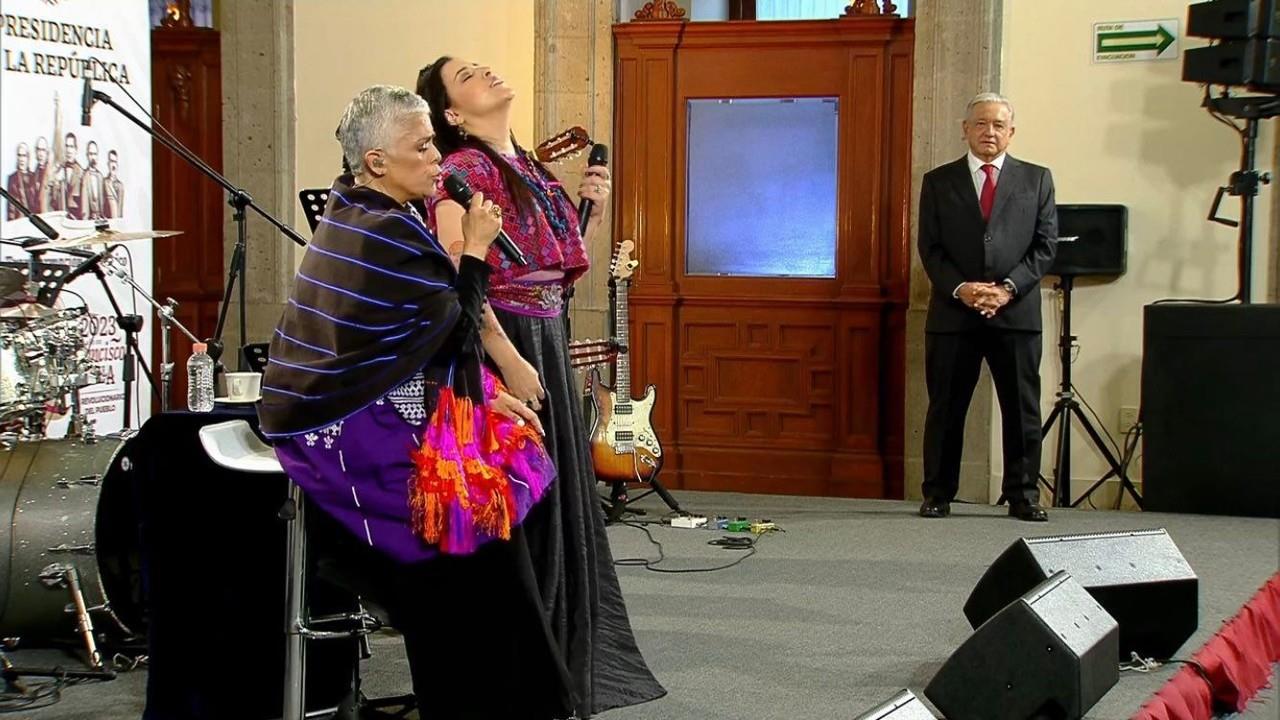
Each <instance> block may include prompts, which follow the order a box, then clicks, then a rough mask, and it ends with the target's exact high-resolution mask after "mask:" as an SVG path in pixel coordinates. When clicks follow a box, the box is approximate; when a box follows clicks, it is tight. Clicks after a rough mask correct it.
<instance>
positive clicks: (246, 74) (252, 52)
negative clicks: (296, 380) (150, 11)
mask: <svg viewBox="0 0 1280 720" xmlns="http://www.w3.org/2000/svg"><path fill="white" fill-rule="evenodd" d="M218 12H219V29H220V30H221V31H222V93H223V96H222V135H223V141H222V147H223V157H222V163H223V174H224V175H226V176H227V178H228V179H229V180H231V182H233V183H235V184H237V185H239V186H240V187H241V188H243V189H244V190H245V191H246V192H248V193H249V194H250V195H251V196H252V197H253V199H254V201H255V202H256V203H257V204H258V205H260V206H261V207H262V208H263V209H264V210H266V211H267V212H269V213H271V214H272V215H274V216H275V217H277V218H279V219H280V220H281V221H283V222H284V223H285V224H286V225H292V224H293V216H294V213H295V212H296V211H297V205H298V201H297V198H296V197H294V196H293V187H294V152H295V146H294V126H295V118H296V109H295V105H294V98H293V0H279V1H277V0H236V2H222V3H218ZM248 228H249V232H248V241H247V248H248V252H247V254H246V255H247V259H248V277H247V278H246V279H245V281H246V282H247V285H246V288H245V289H246V292H247V305H248V313H247V318H246V335H247V336H248V339H249V341H250V342H266V341H267V340H269V339H270V338H271V333H272V331H273V329H274V328H275V324H276V321H277V320H279V318H280V312H281V310H282V309H283V307H284V303H285V301H286V300H287V299H288V293H289V287H290V283H291V282H292V279H293V272H294V265H295V257H297V256H298V254H299V253H300V252H301V249H300V248H297V247H296V246H295V245H294V244H293V243H292V242H291V241H290V240H288V239H287V238H285V237H284V236H283V235H282V234H281V233H280V231H278V230H277V229H276V228H275V227H274V226H272V225H271V224H270V223H268V222H267V221H266V220H264V219H262V218H261V217H260V216H258V215H257V214H256V213H254V212H253V211H252V210H250V211H248ZM235 243H236V225H235V223H234V222H233V221H232V220H231V212H230V211H228V213H227V224H226V229H225V234H224V244H223V248H224V250H223V257H224V262H225V263H226V264H227V265H230V262H231V256H232V253H233V251H234V249H235ZM238 297H239V295H238V290H237V293H236V294H235V295H233V296H232V305H231V307H230V308H229V309H228V315H227V329H226V332H225V333H224V340H225V342H226V347H227V349H228V351H227V355H226V357H227V364H228V366H229V367H234V366H235V362H234V359H233V358H234V356H233V355H232V352H233V349H234V348H237V347H238V346H239V343H240V339H239V337H238V335H239V331H238V328H237V324H238V323H237V318H238V314H237V313H238V312H239V301H238Z"/></svg>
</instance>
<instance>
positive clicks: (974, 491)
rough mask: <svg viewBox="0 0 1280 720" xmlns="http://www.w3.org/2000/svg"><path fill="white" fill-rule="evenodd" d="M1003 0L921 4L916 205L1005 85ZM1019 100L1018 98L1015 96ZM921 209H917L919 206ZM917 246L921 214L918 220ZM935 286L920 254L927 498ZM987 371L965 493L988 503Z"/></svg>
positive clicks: (912, 472)
mask: <svg viewBox="0 0 1280 720" xmlns="http://www.w3.org/2000/svg"><path fill="white" fill-rule="evenodd" d="M1002 6H1003V0H932V1H931V2H923V3H920V4H918V5H916V15H915V18H916V50H915V100H914V109H913V114H914V120H913V123H912V124H913V127H914V132H913V135H912V188H913V192H912V203H913V206H915V205H918V202H919V198H920V182H921V179H922V178H923V177H924V174H925V172H927V171H929V170H930V169H932V168H934V167H937V166H938V165H941V164H943V163H945V162H948V161H951V160H954V159H956V158H958V157H960V156H961V155H962V154H964V152H965V145H964V142H963V140H962V136H961V129H960V122H961V120H963V119H964V117H963V116H964V108H965V105H966V104H967V103H968V101H969V99H970V98H972V97H973V96H974V95H976V94H977V93H979V92H983V91H999V89H1000V38H1001V13H1002V9H1003V8H1002ZM1011 99H1012V100H1013V102H1014V103H1015V106H1016V103H1017V98H1011ZM917 210H918V208H917ZM912 220H913V222H912V237H913V242H912V245H913V246H914V245H915V242H914V237H915V233H916V225H917V224H918V223H916V222H915V218H913V219H912ZM929 292H930V284H929V278H928V276H927V275H925V272H924V267H923V266H922V265H921V264H920V257H919V255H918V253H915V252H913V253H912V260H911V304H910V306H909V308H908V310H907V374H906V377H907V412H906V417H907V427H906V434H905V436H904V437H905V438H906V483H905V484H906V493H907V497H909V498H918V497H920V481H921V478H922V476H923V447H922V443H923V439H924V417H925V409H926V408H927V407H928V397H927V394H926V392H925V385H924V319H925V314H926V310H927V308H928V306H929ZM988 378H989V376H988V375H987V372H986V370H985V369H984V370H983V378H982V380H980V381H979V383H978V389H977V391H976V392H975V393H974V396H973V404H972V405H971V406H970V409H969V422H968V427H967V429H966V432H965V445H964V459H963V462H962V464H961V467H960V495H959V497H960V498H961V499H964V500H971V501H975V502H984V503H985V502H989V501H991V500H992V499H994V498H992V497H991V496H990V494H989V485H990V483H991V460H992V457H991V438H992V435H993V433H994V429H993V423H996V422H998V420H997V419H996V417H995V413H993V412H992V408H991V397H992V392H993V388H992V385H991V382H990V380H989V379H988Z"/></svg>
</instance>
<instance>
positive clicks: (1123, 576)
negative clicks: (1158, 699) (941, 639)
mask: <svg viewBox="0 0 1280 720" xmlns="http://www.w3.org/2000/svg"><path fill="white" fill-rule="evenodd" d="M1060 571H1065V572H1068V573H1070V574H1071V577H1072V578H1074V579H1075V581H1076V582H1078V583H1080V585H1081V586H1082V587H1083V588H1084V589H1085V590H1086V591H1088V593H1089V594H1090V595H1092V596H1093V598H1094V600H1097V601H1098V604H1100V605H1102V607H1103V608H1105V609H1106V611H1107V612H1108V613H1110V615H1111V616H1112V617H1114V618H1115V619H1116V622H1118V623H1120V647H1119V653H1120V654H1119V658H1120V659H1124V660H1127V659H1128V658H1129V653H1130V652H1136V653H1138V655H1139V656H1141V657H1144V658H1146V657H1154V658H1157V659H1160V660H1163V659H1166V658H1170V657H1173V655H1174V653H1176V652H1177V651H1178V648H1180V647H1182V643H1184V642H1186V641H1187V638H1189V637H1191V634H1192V633H1194V632H1195V631H1196V627H1197V626H1199V624H1200V614H1199V612H1200V611H1199V607H1200V605H1199V596H1200V581H1199V579H1198V578H1197V577H1196V574H1195V572H1194V571H1193V570H1192V569H1191V566H1190V565H1188V564H1187V561H1186V559H1185V558H1183V557H1182V553H1181V552H1179V551H1178V547H1177V545H1174V543H1173V539H1172V538H1170V537H1169V533H1167V532H1165V531H1164V530H1163V529H1161V530H1135V531H1129V532H1109V533H1096V534H1091V535H1057V536H1050V537H1034V538H1022V539H1021V540H1018V541H1017V542H1015V543H1013V544H1012V545H1010V546H1009V547H1008V548H1007V549H1006V550H1005V551H1004V552H1003V553H1000V557H998V558H996V561H995V562H994V563H992V564H991V567H989V568H987V571H986V572H985V573H983V575H982V578H981V579H980V580H978V584H977V585H976V586H974V588H973V592H972V593H970V594H969V599H968V601H966V602H965V604H964V616H965V617H966V618H968V619H969V624H970V625H972V626H973V627H978V626H979V625H981V624H982V623H984V622H986V621H987V620H988V619H989V618H991V617H992V616H993V615H995V614H996V613H998V612H999V611H1000V609H1001V608H1003V607H1004V606H1005V605H1007V604H1009V603H1010V602H1012V601H1013V600H1014V598H1016V597H1018V596H1019V595H1021V594H1022V593H1024V592H1026V591H1027V590H1029V589H1031V588H1033V587H1035V586H1036V585H1037V584H1039V583H1041V582H1044V580H1045V578H1048V577H1050V576H1052V575H1053V574H1054V573H1056V572H1060Z"/></svg>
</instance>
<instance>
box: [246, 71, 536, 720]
mask: <svg viewBox="0 0 1280 720" xmlns="http://www.w3.org/2000/svg"><path fill="white" fill-rule="evenodd" d="M337 136H338V140H339V142H340V144H341V145H342V154H343V159H344V162H345V164H346V165H348V166H349V168H350V169H351V170H352V171H353V172H352V173H350V174H346V175H343V176H341V177H339V178H337V179H336V180H334V182H333V186H332V189H331V190H330V191H329V200H328V203H327V205H326V207H325V210H324V215H323V217H322V218H321V219H320V224H319V226H318V227H317V228H316V232H315V235H314V237H313V238H312V240H311V244H310V245H309V246H308V248H307V251H306V254H305V255H304V256H303V260H302V264H301V266H300V267H299V268H298V273H297V277H296V279H295V284H294V289H293V292H292V294H291V296H290V298H289V302H288V305H287V307H286V308H285V311H284V315H283V317H282V318H281V320H280V323H279V325H278V326H277V328H276V331H275V335H274V337H273V338H272V341H271V350H270V363H269V364H268V366H267V370H266V374H265V377H264V379H263V387H262V390H263V399H262V402H261V406H260V408H259V416H260V419H261V425H262V430H263V432H264V433H265V434H266V435H267V436H268V437H269V438H271V439H272V441H273V442H274V444H275V451H276V455H277V457H278V458H279V459H280V463H281V465H282V466H283V468H284V470H285V472H286V473H288V475H289V477H290V478H291V479H292V480H293V481H294V482H296V483H297V484H298V485H299V486H300V487H301V488H302V490H303V492H304V493H305V494H306V496H307V500H308V502H310V503H312V505H313V507H315V508H316V509H318V510H320V511H321V512H316V513H311V514H309V515H308V525H309V530H310V531H311V533H310V534H312V536H313V537H315V538H316V539H317V542H316V544H314V545H313V546H312V547H313V550H314V551H315V552H316V554H317V556H318V557H322V558H325V560H322V562H326V563H328V565H330V566H332V567H334V568H336V571H335V574H336V575H338V576H339V578H340V579H341V581H342V583H343V584H346V585H348V586H350V587H352V588H353V589H358V592H359V594H360V595H362V596H366V597H371V598H372V599H373V601H374V602H376V603H378V604H379V605H381V606H382V607H384V608H385V609H386V611H387V613H388V614H389V616H390V618H391V622H392V625H394V626H395V627H396V628H397V629H398V630H400V632H401V634H402V635H403V637H404V641H405V648H406V651H407V655H408V659H409V667H410V672H411V674H412V676H413V687H414V692H415V695H417V697H418V704H419V706H420V707H421V708H422V711H421V714H422V716H423V717H448V718H463V717H486V718H487V717H539V718H541V717H548V718H549V717H553V716H552V715H551V714H546V715H540V714H539V715H529V714H511V713H508V712H507V710H508V704H509V703H511V702H514V701H515V700H517V699H519V698H520V697H522V696H525V695H527V693H523V690H524V688H525V685H526V684H530V683H537V684H539V685H548V686H552V687H554V678H553V677H549V676H550V674H551V671H550V668H551V667H552V666H551V665H550V663H544V664H543V666H542V667H543V668H545V669H544V670H543V671H542V672H538V669H539V668H538V667H537V653H536V651H537V650H538V648H540V647H542V646H545V641H544V640H543V638H542V637H541V630H540V627H541V626H540V624H539V619H538V618H537V617H535V616H533V615H531V608H532V607H533V605H532V603H531V602H530V601H527V600H526V599H525V598H524V597H522V596H521V595H520V584H519V580H518V577H517V573H516V572H515V571H514V569H513V568H514V563H513V562H512V561H511V559H510V558H511V555H512V553H513V550H512V547H513V546H516V545H518V544H520V543H522V542H523V535H522V534H521V523H522V522H523V521H524V518H525V516H526V515H527V514H528V513H529V511H530V510H531V509H532V508H533V507H534V506H535V505H536V504H537V503H538V501H539V500H541V498H542V496H543V494H544V493H545V491H546V490H547V488H548V487H549V486H550V485H551V484H552V482H553V481H554V480H555V470H554V466H553V464H552V463H551V461H550V459H549V458H548V457H547V454H546V451H545V450H544V449H543V445H542V438H541V430H542V428H541V425H540V424H539V421H538V417H537V415H536V414H535V413H534V412H533V411H532V410H530V409H529V408H527V407H525V405H524V404H523V403H520V402H518V401H516V400H515V398H513V397H511V395H510V394H508V393H507V392H506V389H505V388H504V387H503V385H502V383H501V381H500V380H499V379H498V378H496V377H495V376H494V375H492V374H491V373H489V372H488V371H487V370H486V369H485V368H484V365H483V363H482V362H481V356H480V350H479V342H478V327H479V324H480V317H481V304H482V302H483V298H484V295H485V291H486V287H487V283H488V277H489V266H488V265H487V264H486V262H485V256H486V254H487V253H488V250H489V246H490V244H491V243H492V242H493V239H494V238H495V236H496V235H497V232H498V229H499V227H500V226H501V210H500V209H498V208H496V207H494V205H493V204H492V203H491V202H489V201H488V200H485V199H484V196H483V194H482V193H475V197H474V198H473V199H472V201H471V203H470V205H469V207H468V208H467V211H466V214H465V218H464V221H463V234H464V237H465V242H464V249H463V254H462V258H461V261H460V263H459V265H458V266H457V267H456V268H455V265H454V263H453V261H452V260H451V259H450V257H449V255H448V254H447V253H446V252H445V251H444V249H443V248H442V247H441V246H440V243H439V242H438V241H437V240H436V237H435V235H434V234H433V233H432V232H431V230H429V229H428V228H427V227H426V226H425V225H424V224H423V222H422V219H421V217H420V216H419V215H418V213H417V212H416V211H415V210H414V209H413V208H412V206H411V205H410V202H411V201H420V200H423V199H425V198H426V197H428V196H430V195H432V194H433V193H434V192H435V186H436V179H437V176H439V174H440V153H439V152H438V151H437V150H436V147H435V144H434V130H433V128H432V126H431V120H430V117H429V115H428V111H427V104H426V103H425V102H424V101H423V100H422V99H421V98H419V97H417V96H416V95H415V94H414V93H412V92H410V91H408V90H406V89H404V88H400V87H394V86H390V85H375V86H373V87H370V88H368V89H366V90H364V91H363V92H361V93H360V94H359V95H357V96H356V97H355V98H354V99H352V100H351V102H350V103H349V104H348V105H347V108H346V110H345V111H344V112H343V114H342V119H341V121H340V122H339V124H338V130H337ZM504 658H505V659H506V660H507V661H508V662H509V664H510V666H511V667H520V668H522V669H521V670H520V671H516V672H513V673H511V674H510V675H506V674H496V675H495V674H494V673H491V672H489V671H488V670H486V668H487V667H490V666H492V664H493V663H495V662H496V661H499V660H501V659H504ZM437 713H440V714H437Z"/></svg>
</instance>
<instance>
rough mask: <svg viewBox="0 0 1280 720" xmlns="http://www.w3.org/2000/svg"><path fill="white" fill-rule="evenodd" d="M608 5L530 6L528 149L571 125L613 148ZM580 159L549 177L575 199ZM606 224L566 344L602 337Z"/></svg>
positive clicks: (580, 287) (576, 1)
mask: <svg viewBox="0 0 1280 720" xmlns="http://www.w3.org/2000/svg"><path fill="white" fill-rule="evenodd" d="M615 7H616V2H615V0H538V5H537V12H536V16H535V26H534V86H535V90H534V123H533V124H534V132H535V133H536V134H537V137H536V138H521V140H522V141H524V142H527V143H529V144H530V145H531V146H532V145H536V144H537V143H539V142H541V141H542V140H545V139H546V138H548V137H551V136H552V135H555V134H556V133H559V132H561V131H563V130H565V129H566V128H569V127H572V126H574V125H581V126H582V127H584V128H586V130H587V133H588V134H590V136H591V139H592V140H593V141H594V142H598V143H604V144H606V145H609V146H610V148H612V145H613V29H612V28H613V22H614V9H615ZM586 159H587V153H586V152H584V153H583V154H582V155H581V156H579V157H577V158H575V159H573V160H568V161H565V162H562V163H558V164H556V165H553V166H552V167H551V171H552V172H554V173H555V174H556V176H557V177H558V178H560V180H561V181H562V182H563V183H564V185H565V188H567V189H568V190H569V194H570V195H572V196H574V197H575V198H576V197H577V189H578V183H579V182H580V181H581V180H582V171H583V170H584V169H585V167H586ZM612 227H613V218H612V214H611V213H606V215H605V218H604V225H603V227H602V228H601V231H600V233H599V234H597V235H596V237H595V242H593V243H592V245H591V247H590V248H588V250H589V251H590V253H591V271H590V272H589V273H588V274H587V275H586V277H584V278H582V279H581V280H579V281H578V284H577V287H576V290H575V295H574V298H573V301H572V304H571V313H572V314H571V319H572V323H573V336H574V337H576V338H602V337H605V335H606V332H605V330H606V327H605V326H606V324H607V322H608V309H609V293H608V287H607V273H608V269H609V257H610V255H611V253H612V245H613V240H614V238H613V237H612Z"/></svg>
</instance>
